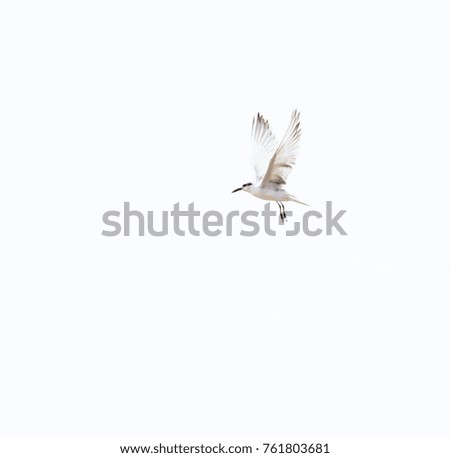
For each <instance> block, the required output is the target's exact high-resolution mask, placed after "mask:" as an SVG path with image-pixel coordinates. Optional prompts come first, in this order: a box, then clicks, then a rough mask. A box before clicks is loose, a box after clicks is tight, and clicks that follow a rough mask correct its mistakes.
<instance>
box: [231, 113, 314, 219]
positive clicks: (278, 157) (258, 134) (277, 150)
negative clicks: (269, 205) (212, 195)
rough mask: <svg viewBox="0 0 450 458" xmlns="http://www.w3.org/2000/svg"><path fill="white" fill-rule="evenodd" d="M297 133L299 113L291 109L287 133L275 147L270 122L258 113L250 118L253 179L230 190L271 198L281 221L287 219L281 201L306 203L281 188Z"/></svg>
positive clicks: (294, 154) (293, 156)
mask: <svg viewBox="0 0 450 458" xmlns="http://www.w3.org/2000/svg"><path fill="white" fill-rule="evenodd" d="M300 134H301V128H300V113H298V112H297V110H294V111H293V113H292V117H291V121H290V123H289V126H288V128H287V130H286V133H285V134H284V137H283V139H282V140H281V142H280V143H279V144H278V146H277V141H276V140H275V137H274V135H273V134H272V130H271V129H270V126H269V123H268V122H267V120H266V119H264V117H263V116H262V115H261V114H260V113H258V114H257V115H256V116H255V117H254V118H253V125H252V138H253V152H252V163H253V167H254V169H255V181H254V183H244V184H243V185H242V186H241V187H240V188H237V189H235V190H234V191H233V192H236V191H246V192H249V193H250V194H252V195H253V196H255V197H259V198H260V199H264V200H274V201H275V202H276V203H277V204H278V207H279V209H280V218H281V222H282V223H284V221H286V212H285V209H284V204H283V202H288V201H292V202H297V203H299V204H302V205H308V204H305V203H304V202H300V201H299V200H298V199H297V198H296V197H295V196H293V195H292V194H289V193H288V192H287V191H286V190H285V189H284V187H285V185H286V181H287V178H288V176H289V173H290V171H291V170H292V167H293V166H294V165H295V161H296V157H297V151H298V144H299V140H300Z"/></svg>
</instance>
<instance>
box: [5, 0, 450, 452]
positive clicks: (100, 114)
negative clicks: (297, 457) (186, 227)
mask: <svg viewBox="0 0 450 458" xmlns="http://www.w3.org/2000/svg"><path fill="white" fill-rule="evenodd" d="M444 5H445V2H400V1H395V2H392V1H389V2H387V1H386V2H385V1H383V2H372V3H368V2H356V1H354V2H349V1H344V2H331V1H325V2H312V1H310V2H303V1H295V2H294V1H280V2H275V1H270V2H267V1H258V2H256V1H245V2H243V1H241V2H206V1H202V2H200V1H189V2H181V1H168V2H162V1H160V2H148V1H135V2H117V1H108V2H106V1H105V2H101V1H89V2H87V1H78V2H56V1H55V2H48V1H47V2H12V1H11V2H4V3H3V4H2V7H1V12H0V43H1V66H2V70H1V74H0V78H1V86H0V91H1V104H0V111H1V131H2V133H1V139H0V142H1V167H0V180H1V183H0V187H1V189H0V191H1V242H0V243H1V267H2V277H1V278H2V282H1V285H2V286H1V291H0V294H1V298H0V300H1V312H0V313H1V318H0V319H1V321H0V352H1V379H0V386H1V391H0V406H1V407H0V435H3V436H12V437H21V436H33V437H44V436H46V437H50V436H51V437H53V436H59V437H68V436H85V437H119V436H129V437H133V436H145V437H149V436H152V437H187V438H189V437H205V438H208V437H236V438H246V437H269V436H270V437H275V436H277V437H283V436H289V437H299V438H300V437H303V436H311V437H327V438H329V437H378V436H380V437H381V436H384V437H431V436H447V435H448V434H449V431H450V420H449V415H448V412H449V409H450V398H449V389H448V387H449V386H450V375H449V369H448V349H449V345H450V337H449V331H448V327H449V318H450V314H449V311H448V308H449V305H450V301H449V299H450V294H449V273H450V246H449V241H448V240H449V239H448V235H449V223H450V218H449V205H448V198H449V195H450V193H449V191H450V185H449V178H448V177H449V160H448V155H449V154H450V140H449V127H448V126H449V123H450V109H449V106H450V90H449V87H450V85H449V81H450V71H449V60H448V44H449V40H450V31H449V28H448V11H447V10H446V8H445V6H444ZM295 107H296V108H298V109H299V110H300V111H301V113H302V127H303V134H302V141H301V150H300V154H299V160H298V164H297V166H296V169H295V170H294V172H293V173H292V175H291V176H290V179H289V190H290V191H291V192H292V193H293V194H294V195H296V196H298V197H299V198H300V200H303V201H305V202H308V203H309V204H310V205H311V208H312V209H317V210H320V211H323V209H324V204H325V201H326V200H332V201H333V203H334V206H335V208H336V209H337V210H338V209H346V210H347V214H346V215H345V216H344V217H343V218H342V220H341V221H342V225H343V226H344V228H345V229H346V230H347V232H348V236H347V237H343V236H339V235H335V236H332V237H326V236H324V235H322V236H320V237H315V238H313V237H305V236H302V235H300V236H298V237H285V236H284V235H283V231H280V233H279V235H278V236H277V237H272V238H271V237H267V236H265V235H263V234H261V235H259V236H257V237H254V238H246V237H240V236H239V235H235V236H232V237H226V236H225V235H223V236H220V237H216V238H212V237H206V236H201V237H197V238H195V237H192V236H186V237H176V236H174V235H170V236H167V237H162V238H154V237H151V236H149V235H147V236H145V237H138V236H137V235H134V236H132V237H123V236H119V237H103V236H101V231H102V230H103V229H104V225H103V223H102V214H103V213H104V212H105V211H107V210H112V209H116V210H121V209H122V208H123V202H124V201H130V202H131V204H132V206H133V208H136V209H139V210H141V211H147V210H153V211H155V212H157V215H159V212H160V211H162V210H171V208H172V206H173V204H174V203H175V202H180V203H181V206H182V208H186V207H187V205H188V204H189V203H190V202H195V205H196V208H197V209H199V210H201V211H202V212H205V211H207V210H218V211H221V212H223V213H227V212H228V211H230V210H232V209H239V210H241V211H243V210H257V211H261V210H262V209H263V206H264V202H263V201H260V200H257V199H255V198H253V197H252V196H250V195H248V194H243V193H240V194H239V193H238V194H231V191H232V190H233V189H234V188H236V187H238V186H239V185H241V184H242V183H244V182H246V181H249V179H251V178H252V176H251V174H249V173H248V172H249V169H248V161H249V153H250V149H251V142H250V127H251V121H252V117H253V115H254V114H255V113H256V112H257V111H261V112H263V113H264V115H265V116H267V118H268V119H269V120H270V121H271V125H272V127H273V129H274V132H275V134H276V135H277V137H278V138H280V137H281V136H282V135H283V133H284V129H285V128H286V126H287V123H288V121H289V117H290V114H291V111H292V109H293V108H295ZM287 207H288V209H289V210H293V211H295V218H294V219H299V218H301V215H302V213H303V212H304V211H305V208H304V207H301V206H298V205H295V204H289V205H288V206H287ZM275 208H276V206H275V205H273V209H275ZM289 224H292V222H290V223H289ZM237 229H239V227H237ZM396 456H399V455H396Z"/></svg>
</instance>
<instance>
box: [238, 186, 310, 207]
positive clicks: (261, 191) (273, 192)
mask: <svg viewBox="0 0 450 458" xmlns="http://www.w3.org/2000/svg"><path fill="white" fill-rule="evenodd" d="M243 191H247V192H249V193H250V194H251V195H252V196H255V197H258V198H259V199H263V200H273V201H275V202H288V201H292V202H297V203H299V204H302V203H303V202H300V201H299V200H298V199H297V198H296V197H294V196H293V195H291V194H289V193H288V192H286V191H285V190H284V189H282V188H280V189H272V188H270V187H268V186H260V185H250V186H246V187H245V188H244V189H243Z"/></svg>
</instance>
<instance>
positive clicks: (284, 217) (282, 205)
mask: <svg viewBox="0 0 450 458" xmlns="http://www.w3.org/2000/svg"><path fill="white" fill-rule="evenodd" d="M280 203H281V207H282V208H283V219H284V220H285V221H287V216H286V210H285V209H284V204H283V202H280Z"/></svg>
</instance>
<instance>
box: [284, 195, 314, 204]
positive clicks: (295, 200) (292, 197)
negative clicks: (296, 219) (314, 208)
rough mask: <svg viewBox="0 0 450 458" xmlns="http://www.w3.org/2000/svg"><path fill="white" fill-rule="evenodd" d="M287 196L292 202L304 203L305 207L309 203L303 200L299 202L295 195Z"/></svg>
mask: <svg viewBox="0 0 450 458" xmlns="http://www.w3.org/2000/svg"><path fill="white" fill-rule="evenodd" d="M289 197H290V198H291V199H290V200H291V201H292V202H297V203H298V204H302V205H306V206H307V207H309V204H305V202H300V201H299V200H298V199H297V197H295V196H293V195H292V194H290V195H289Z"/></svg>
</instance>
